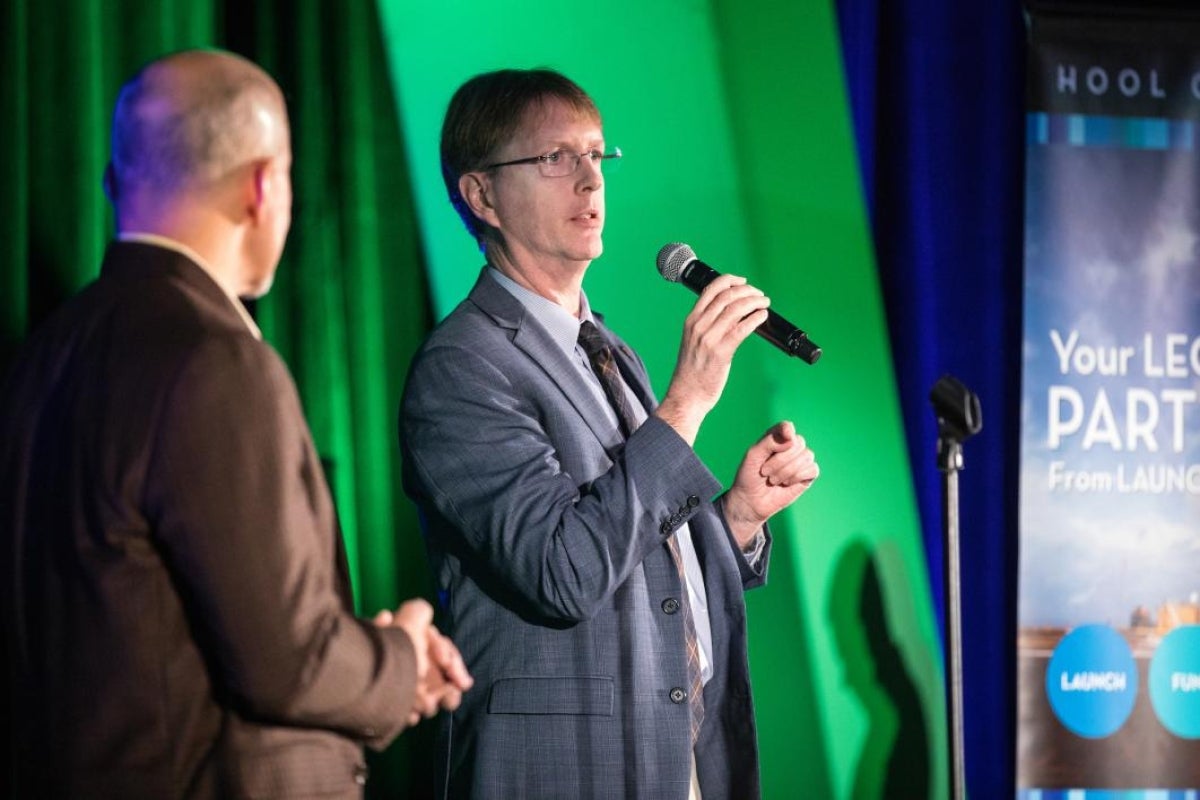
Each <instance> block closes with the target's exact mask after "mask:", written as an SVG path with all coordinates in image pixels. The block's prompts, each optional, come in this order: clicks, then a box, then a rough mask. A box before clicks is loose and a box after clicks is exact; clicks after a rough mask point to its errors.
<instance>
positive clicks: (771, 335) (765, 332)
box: [679, 259, 821, 364]
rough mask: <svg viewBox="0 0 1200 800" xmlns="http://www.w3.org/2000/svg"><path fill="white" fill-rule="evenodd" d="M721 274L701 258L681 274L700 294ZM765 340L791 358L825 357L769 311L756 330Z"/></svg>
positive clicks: (803, 335)
mask: <svg viewBox="0 0 1200 800" xmlns="http://www.w3.org/2000/svg"><path fill="white" fill-rule="evenodd" d="M720 274H721V273H719V272H717V271H716V270H715V269H713V268H712V267H710V266H709V265H708V264H705V263H704V262H703V261H700V260H699V259H697V260H695V261H692V262H690V263H689V264H688V265H687V266H686V267H684V268H683V271H682V272H681V273H680V274H679V282H680V283H682V284H683V285H684V286H686V287H688V288H689V289H691V290H692V291H693V292H695V293H696V294H700V293H701V292H702V291H704V287H705V286H708V285H709V284H710V283H712V282H713V281H714V280H715V279H716V278H717V276H718V275H720ZM754 332H755V333H757V334H758V335H759V336H761V337H762V338H764V339H766V340H767V341H768V342H770V343H771V344H773V345H775V346H776V347H778V348H779V349H780V350H782V351H783V352H785V353H787V354H788V355H789V356H795V357H796V358H799V359H801V360H803V361H805V362H807V363H809V364H815V363H817V359H818V358H820V357H821V348H820V347H818V346H817V344H816V343H815V342H814V341H813V340H812V339H809V338H808V334H807V333H805V332H804V331H802V330H800V329H799V328H797V327H796V326H795V325H793V324H792V323H790V322H788V321H787V320H786V319H784V318H783V317H781V316H779V315H778V314H776V313H775V312H774V311H772V310H771V309H769V308H768V309H767V319H766V321H765V322H764V323H763V324H762V325H759V326H758V327H757V328H755V329H754Z"/></svg>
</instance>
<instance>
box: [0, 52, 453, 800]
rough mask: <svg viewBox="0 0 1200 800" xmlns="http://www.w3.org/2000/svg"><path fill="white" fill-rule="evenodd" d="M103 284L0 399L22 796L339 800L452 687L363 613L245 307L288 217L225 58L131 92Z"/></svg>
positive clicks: (426, 633)
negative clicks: (370, 754) (373, 752)
mask: <svg viewBox="0 0 1200 800" xmlns="http://www.w3.org/2000/svg"><path fill="white" fill-rule="evenodd" d="M112 139H113V141H112V151H113V157H112V163H111V165H110V168H109V171H108V174H107V177H106V187H107V189H108V191H109V195H110V197H111V198H112V200H113V204H114V206H115V208H116V217H117V232H118V236H117V239H118V240H117V241H115V242H113V243H112V245H111V246H110V247H109V249H108V252H107V253H106V254H105V258H104V263H103V265H102V267H101V269H100V277H99V278H98V279H97V280H96V281H95V282H94V283H93V284H91V285H90V286H89V287H87V288H86V289H85V290H84V291H83V292H81V293H80V294H79V295H78V296H77V297H75V298H73V299H72V300H71V301H70V302H69V303H68V304H67V305H66V306H65V307H64V308H62V309H60V310H59V311H58V313H56V314H55V315H54V317H53V318H52V319H50V320H49V321H48V322H47V324H45V325H44V326H42V327H41V328H40V329H39V330H38V331H37V332H36V333H35V334H34V335H33V336H31V337H30V340H29V341H28V342H27V343H26V346H25V348H24V350H23V352H22V354H21V356H20V358H19V360H18V363H17V364H16V366H15V368H14V371H13V372H12V375H11V378H10V380H9V381H8V383H7V384H6V385H5V387H4V391H3V393H2V394H0V545H2V550H0V564H2V565H3V577H2V579H0V608H3V611H4V629H5V632H6V634H7V636H8V639H7V644H8V650H7V652H8V653H9V654H10V655H11V659H10V663H9V664H8V668H9V674H10V684H9V686H8V687H6V688H7V690H8V692H9V696H10V698H12V703H13V706H12V708H13V712H14V713H13V714H12V716H11V718H10V719H9V720H8V722H7V724H10V725H11V737H12V738H11V741H12V742H13V744H14V746H15V749H16V751H17V752H16V753H15V754H14V758H13V778H14V781H15V786H14V787H13V788H14V792H13V794H14V796H17V797H53V798H59V797H71V798H93V797H94V798H122V800H135V799H136V798H154V799H155V800H158V799H159V798H239V797H261V798H266V797H276V798H289V799H290V798H300V797H322V798H334V797H339V798H350V797H361V796H362V784H363V783H364V781H365V780H366V768H365V763H364V760H363V753H362V745H363V744H364V743H365V744H368V745H371V746H373V747H376V748H382V747H384V746H385V745H387V744H388V743H389V742H390V741H391V740H392V739H393V738H394V737H395V736H396V735H397V734H398V733H399V732H400V730H401V729H402V728H404V726H405V725H411V724H415V723H416V722H417V721H418V720H419V719H420V717H421V715H432V714H433V713H434V712H435V711H436V709H437V708H438V707H439V706H442V707H445V708H453V707H454V706H455V705H456V704H457V702H458V697H459V693H460V692H461V690H462V689H464V688H466V687H467V686H468V685H469V683H470V681H469V677H468V676H467V674H466V672H465V670H464V669H463V667H462V663H461V661H460V660H459V658H458V653H457V651H456V650H455V648H454V646H453V645H452V644H450V642H449V641H448V640H447V639H445V638H444V637H442V636H441V635H439V633H438V631H437V630H436V629H435V628H433V627H432V625H431V622H432V608H431V607H430V606H429V604H428V603H425V602H424V601H410V602H409V603H406V604H404V605H403V606H401V607H400V609H399V610H398V611H397V612H396V613H395V614H393V613H391V612H388V611H385V612H381V613H380V614H379V615H377V616H376V618H375V619H373V620H364V619H359V618H356V617H355V616H354V613H353V608H352V605H351V602H350V593H349V575H348V573H347V570H346V563H345V555H344V552H343V550H342V541H341V537H340V533H339V531H338V528H337V523H336V521H335V518H334V509H333V503H332V499H331V497H330V495H329V490H328V488H327V486H326V483H325V478H324V475H323V474H322V471H321V464H320V461H319V459H318V457H317V453H316V450H315V449H314V447H313V442H312V437H311V436H310V434H309V431H308V426H307V425H306V424H305V421H304V415H303V412H302V411H301V408H300V398H299V397H298V396H297V394H296V389H295V386H294V385H293V384H292V381H291V377H290V376H289V375H288V371H287V368H286V367H285V366H284V364H283V361H281V360H280V358H279V356H278V355H277V354H276V353H275V351H274V350H273V349H272V348H271V347H270V346H269V345H267V344H266V343H265V342H263V341H261V336H260V334H259V331H258V328H257V327H256V326H255V324H254V321H253V320H252V319H251V318H250V316H249V315H248V314H247V313H246V311H245V309H244V308H243V307H242V305H241V304H240V302H239V300H238V298H239V297H258V296H260V295H262V294H263V293H264V292H266V290H267V288H268V287H269V286H270V284H271V280H272V278H273V276H274V274H275V268H276V265H277V264H278V261H279V256H280V252H281V251H282V249H283V243H284V238H285V237H286V235H287V231H288V227H289V224H290V221H291V203H292V188H291V177H290V169H291V145H290V135H289V131H288V122H287V113H286V109H285V107H284V100H283V94H282V93H281V92H280V90H279V87H278V86H276V85H275V82H274V81H273V80H271V78H270V77H269V76H268V75H267V74H266V73H265V72H263V71H262V70H261V69H259V68H258V67H257V66H255V65H254V64H251V63H250V62H248V61H246V60H245V59H243V58H240V57H238V56H234V55H233V54H230V53H222V52H214V51H190V52H185V53H179V54H175V55H173V56H169V57H167V58H164V59H160V60H158V61H156V62H154V63H152V64H150V65H148V66H147V67H146V68H145V69H143V70H142V71H141V72H139V73H138V74H137V75H136V76H135V77H134V78H133V79H132V80H131V81H130V82H129V83H127V84H126V85H125V87H124V88H123V89H122V91H121V94H120V96H119V98H118V100H117V108H116V112H115V114H114V116H113V137H112Z"/></svg>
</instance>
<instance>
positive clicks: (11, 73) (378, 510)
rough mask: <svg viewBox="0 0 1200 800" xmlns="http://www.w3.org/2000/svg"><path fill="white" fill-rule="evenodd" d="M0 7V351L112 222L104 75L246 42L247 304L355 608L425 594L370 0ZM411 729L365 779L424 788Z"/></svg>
mask: <svg viewBox="0 0 1200 800" xmlns="http://www.w3.org/2000/svg"><path fill="white" fill-rule="evenodd" d="M0 15H2V16H0V19H2V20H3V25H2V27H0V36H2V40H0V44H2V47H0V69H2V71H3V72H2V74H3V77H2V78H0V115H2V118H3V119H5V120H8V121H9V122H8V124H7V125H5V126H4V127H3V130H0V247H2V248H4V251H3V253H4V267H3V269H0V281H3V283H2V284H0V367H4V368H6V367H7V365H8V363H9V361H10V359H11V356H12V354H13V352H14V350H15V349H16V347H17V346H19V344H20V342H21V340H22V339H23V338H24V337H25V335H26V334H27V333H28V332H29V330H30V329H31V328H33V327H34V326H36V325H37V323H38V322H39V321H41V320H42V319H43V318H44V317H45V316H46V315H47V314H49V313H50V312H51V311H52V310H53V309H54V308H55V307H56V306H58V305H59V304H60V303H62V302H63V300H65V299H66V298H67V297H68V296H70V295H71V294H73V293H74V292H75V291H77V290H78V289H79V288H80V287H82V286H83V285H84V284H86V283H87V282H89V281H90V280H92V279H93V278H94V277H95V276H96V274H97V273H98V269H99V264H100V260H101V257H102V255H103V251H104V247H105V245H106V243H107V241H108V240H109V239H110V238H111V236H112V231H113V222H112V215H111V209H110V208H109V207H108V205H107V202H106V200H105V198H104V195H103V192H102V191H101V186H100V178H101V174H102V172H103V169H104V165H105V163H106V161H107V159H108V138H109V124H110V119H111V113H112V106H113V102H114V101H115V99H116V94H117V90H118V89H119V88H120V85H121V83H122V82H123V81H124V80H125V79H126V78H127V77H128V76H129V75H131V74H132V73H133V72H134V71H135V70H136V69H137V68H138V67H140V66H141V65H142V64H144V63H145V62H146V61H149V60H151V59H152V58H155V57H157V56H159V55H162V54H164V53H167V52H171V51H174V50H179V49H183V48H188V47H208V46H216V47H222V48H225V49H229V50H232V51H234V52H238V53H241V54H242V55H245V56H247V57H249V58H251V59H253V60H254V61H256V62H258V63H259V64H261V65H262V66H263V67H265V68H266V69H267V70H268V71H269V72H270V73H271V74H272V75H274V76H275V77H276V79H277V80H278V81H279V83H280V85H281V87H282V88H283V90H284V93H285V95H286V96H287V100H288V106H289V113H290V115H291V121H292V136H293V151H294V156H295V159H294V167H293V183H294V190H295V206H294V209H293V225H292V232H291V235H290V237H289V240H288V244H287V247H286V249H285V251H284V256H283V260H282V263H281V264H280V267H279V272H278V275H277V277H276V283H275V288H274V289H273V290H272V292H271V294H270V295H268V297H267V298H265V299H263V300H262V301H260V302H259V303H257V308H255V309H253V310H254V312H255V314H256V316H257V318H258V320H259V322H260V324H261V325H262V328H263V331H264V334H265V336H266V338H267V339H268V341H270V342H271V343H272V344H273V345H274V346H275V347H276V348H277V349H278V350H279V351H280V353H281V354H282V355H283V357H284V359H285V360H286V361H287V363H288V365H289V367H290V368H291V370H292V373H293V375H294V376H295V378H296V383H297V386H298V387H299V390H300V395H301V398H302V401H303V403H304V406H305V409H306V412H307V414H308V418H309V422H310V425H311V427H312V430H313V436H314V438H315V440H316V443H317V447H318V449H319V450H320V452H321V454H322V457H323V459H324V460H325V465H326V468H327V470H328V474H329V478H330V483H331V486H332V488H333V490H334V496H335V499H336V502H337V506H338V512H339V517H340V520H341V524H342V528H343V533H344V537H345V541H346V545H347V550H348V555H349V558H350V565H351V572H352V579H353V584H354V588H355V596H356V600H357V601H358V603H359V606H360V609H361V610H363V611H364V612H366V613H373V612H374V611H375V610H376V609H378V608H383V607H394V606H395V605H396V604H397V602H398V601H400V600H401V599H404V598H407V597H410V596H413V595H428V593H429V590H430V582H429V579H428V570H427V568H426V566H425V561H424V555H423V551H422V544H421V540H420V534H419V529H418V526H417V520H416V515H415V511H414V510H413V509H412V507H411V505H410V504H409V503H408V502H407V500H406V499H405V498H404V497H403V495H402V492H401V489H400V481H399V459H398V448H397V442H396V422H395V420H396V414H397V409H398V404H399V397H400V389H401V386H402V383H403V379H404V375H405V372H406V369H407V359H408V358H409V356H411V354H412V353H413V352H414V351H415V349H416V347H417V344H418V342H419V341H420V339H421V337H422V336H423V335H424V333H425V332H426V331H427V330H428V328H429V325H430V313H429V311H428V308H429V303H428V301H427V288H426V285H425V279H424V269H423V263H422V255H421V243H420V240H419V237H418V228H417V225H416V222H415V219H414V212H413V203H412V199H411V196H410V188H409V176H408V173H407V170H406V166H405V158H404V143H403V140H402V138H401V132H400V130H399V125H398V122H397V120H398V115H397V114H396V110H395V101H394V99H393V94H392V92H391V90H390V84H389V78H388V74H387V70H386V66H385V60H384V56H383V50H382V43H381V37H380V31H379V21H378V18H377V11H376V9H375V5H374V3H372V2H370V1H369V0H346V1H345V2H342V3H337V4H334V3H325V2H320V0H277V1H276V2H270V1H269V0H247V1H246V2H234V1H233V0H225V1H224V2H223V1H222V0H119V1H112V2H102V1H101V0H54V1H52V2H45V0H39V1H38V2H30V0H10V2H7V3H5V4H4V5H3V10H0ZM64 657H69V654H64ZM0 710H3V709H0ZM425 727H426V726H422V727H420V728H418V729H416V730H414V731H410V732H408V733H406V734H405V735H403V736H402V737H401V738H400V739H399V740H398V741H397V743H396V744H394V745H393V746H392V747H391V748H390V749H389V750H388V752H387V753H385V754H383V755H382V756H379V757H375V756H373V757H372V759H371V761H372V772H373V775H372V779H371V783H370V792H369V793H370V795H371V796H378V797H395V796H417V795H421V794H425V793H426V792H427V791H428V787H427V776H426V775H425V772H424V771H423V770H422V769H420V768H419V767H418V766H416V765H418V764H420V763H422V761H423V760H424V758H423V754H424V753H425V752H426V748H427V747H428V737H429V733H428V732H427V731H425V730H424V728H425ZM7 750H8V748H5V750H4V752H7ZM4 774H5V775H7V770H6V771H5V772H4ZM3 788H4V787H3V786H0V790H2V789H3ZM0 794H3V795H5V796H7V793H6V792H3V791H0Z"/></svg>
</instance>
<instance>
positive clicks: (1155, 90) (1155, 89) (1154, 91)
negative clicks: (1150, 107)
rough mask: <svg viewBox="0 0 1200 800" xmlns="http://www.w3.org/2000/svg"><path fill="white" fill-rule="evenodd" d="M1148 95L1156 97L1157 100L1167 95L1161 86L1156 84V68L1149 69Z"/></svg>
mask: <svg viewBox="0 0 1200 800" xmlns="http://www.w3.org/2000/svg"><path fill="white" fill-rule="evenodd" d="M1150 96H1151V97H1157V98H1158V99H1159V100H1161V99H1163V98H1164V97H1166V96H1167V93H1166V92H1164V91H1163V88H1162V86H1159V84H1158V70H1156V69H1152V70H1150Z"/></svg>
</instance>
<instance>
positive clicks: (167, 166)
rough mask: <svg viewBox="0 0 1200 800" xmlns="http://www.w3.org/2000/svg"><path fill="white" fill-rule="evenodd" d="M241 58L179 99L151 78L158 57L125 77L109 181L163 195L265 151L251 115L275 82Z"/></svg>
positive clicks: (115, 113) (215, 175)
mask: <svg viewBox="0 0 1200 800" xmlns="http://www.w3.org/2000/svg"><path fill="white" fill-rule="evenodd" d="M230 57H231V58H233V56H230ZM245 63H246V65H247V68H246V69H244V70H235V71H229V70H225V71H218V72H216V73H215V74H214V75H213V78H212V80H211V81H210V82H209V83H208V84H207V85H205V86H204V87H203V88H202V89H200V90H196V91H192V92H191V93H190V95H189V97H188V99H187V102H186V103H181V102H171V101H172V100H174V99H177V98H171V97H168V96H167V95H169V91H168V90H166V89H165V87H163V86H160V85H158V75H157V71H156V70H157V67H158V62H152V63H150V64H149V65H147V66H146V67H144V68H143V69H142V70H140V71H139V72H138V73H137V74H136V75H134V76H133V77H132V78H130V79H129V80H128V81H127V82H126V83H125V85H124V86H122V87H121V91H120V93H119V94H118V95H117V103H116V106H115V108H114V110H113V122H112V161H111V170H112V179H113V180H114V181H115V187H113V188H118V189H119V187H122V186H126V187H132V186H141V187H144V188H147V189H150V190H151V191H154V192H156V193H158V194H163V195H167V194H171V193H173V192H177V191H180V190H183V189H186V188H190V187H194V186H197V185H203V184H206V183H208V182H211V181H215V180H217V179H219V178H220V177H222V176H223V175H225V174H227V173H228V172H229V171H230V170H232V169H234V168H236V167H237V166H239V165H241V164H243V163H245V162H247V161H248V160H252V159H254V158H260V157H264V156H268V155H271V153H269V152H267V150H266V147H265V145H266V144H267V143H266V142H260V141H257V138H258V136H259V131H260V127H261V126H260V125H258V124H256V117H255V115H256V113H257V110H258V109H259V108H261V105H262V102H263V101H264V99H265V100H266V101H267V102H275V99H274V97H275V91H276V90H275V89H274V86H273V84H272V82H271V79H270V77H269V76H267V75H266V73H265V72H262V71H261V70H260V69H259V68H258V67H256V66H254V65H252V64H250V62H248V61H247V62H245ZM250 67H253V69H250ZM259 151H261V152H259Z"/></svg>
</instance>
